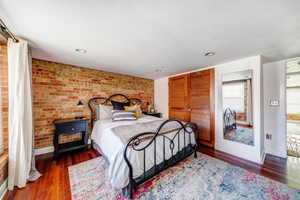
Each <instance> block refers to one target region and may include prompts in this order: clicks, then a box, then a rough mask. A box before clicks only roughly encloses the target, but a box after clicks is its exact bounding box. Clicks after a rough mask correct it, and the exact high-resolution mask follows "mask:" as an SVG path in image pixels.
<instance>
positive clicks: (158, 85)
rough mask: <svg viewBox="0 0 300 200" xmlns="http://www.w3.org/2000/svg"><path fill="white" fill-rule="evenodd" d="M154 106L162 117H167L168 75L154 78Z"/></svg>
mask: <svg viewBox="0 0 300 200" xmlns="http://www.w3.org/2000/svg"><path fill="white" fill-rule="evenodd" d="M154 107H155V109H157V110H158V112H160V113H162V117H163V118H168V117H169V86H168V77H165V78H161V79H156V80H154Z"/></svg>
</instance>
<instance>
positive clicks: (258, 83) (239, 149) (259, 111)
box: [215, 56, 264, 163]
mask: <svg viewBox="0 0 300 200" xmlns="http://www.w3.org/2000/svg"><path fill="white" fill-rule="evenodd" d="M261 62H262V60H261V56H254V57H249V58H244V59H240V60H236V61H233V62H229V63H225V64H221V65H218V66H216V67H215V73H216V74H215V81H216V82H215V85H216V89H215V99H216V102H215V122H216V123H215V126H216V127H215V137H216V138H215V141H216V142H215V149H217V150H220V151H223V152H226V153H229V154H232V155H235V156H238V157H240V158H244V159H247V160H250V161H253V162H256V163H262V162H263V158H264V143H263V138H264V136H263V135H264V131H263V118H262V116H263V107H262V106H263V105H262V102H263V99H262V98H263V96H262V93H263V87H262V63H261ZM249 69H250V70H253V78H252V80H253V84H252V86H253V87H252V88H253V97H254V98H253V130H254V146H251V145H245V144H243V143H239V142H234V141H231V140H225V139H224V136H223V135H224V134H223V103H222V76H223V75H224V74H226V73H232V72H238V71H244V70H249Z"/></svg>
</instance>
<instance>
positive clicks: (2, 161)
mask: <svg viewBox="0 0 300 200" xmlns="http://www.w3.org/2000/svg"><path fill="white" fill-rule="evenodd" d="M0 134H1V135H2V138H3V149H4V153H3V154H2V155H1V156H0V185H1V184H2V183H3V182H4V180H5V179H6V178H7V164H8V163H7V149H8V68H7V46H6V45H0Z"/></svg>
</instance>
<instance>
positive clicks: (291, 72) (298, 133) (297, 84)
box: [286, 59, 300, 157]
mask: <svg viewBox="0 0 300 200" xmlns="http://www.w3.org/2000/svg"><path fill="white" fill-rule="evenodd" d="M286 112H287V113H286V114H287V115H286V116H287V123H286V125H287V126H286V127H287V148H288V149H287V150H288V155H289V156H293V157H300V59H298V60H292V61H289V62H287V66H286Z"/></svg>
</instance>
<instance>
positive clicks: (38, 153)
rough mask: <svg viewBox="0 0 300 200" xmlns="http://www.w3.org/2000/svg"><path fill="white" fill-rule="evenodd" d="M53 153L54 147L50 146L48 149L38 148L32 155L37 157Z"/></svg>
mask: <svg viewBox="0 0 300 200" xmlns="http://www.w3.org/2000/svg"><path fill="white" fill-rule="evenodd" d="M52 152H54V146H50V147H44V148H40V149H35V150H34V154H35V155H36V156H37V155H42V154H46V153H52Z"/></svg>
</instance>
